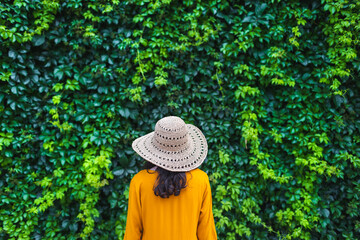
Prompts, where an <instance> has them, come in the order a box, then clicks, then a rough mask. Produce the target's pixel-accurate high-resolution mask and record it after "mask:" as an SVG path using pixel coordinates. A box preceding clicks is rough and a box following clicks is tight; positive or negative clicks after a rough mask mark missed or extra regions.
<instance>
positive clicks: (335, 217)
mask: <svg viewBox="0 0 360 240" xmlns="http://www.w3.org/2000/svg"><path fill="white" fill-rule="evenodd" d="M359 33H360V2H359V1H355V0H339V1H338V0H321V1H320V0H315V1H299V0H298V1H290V0H283V1H280V0H271V1H225V0H209V1H200V0H198V1H192V0H185V1H171V0H147V1H138V0H131V1H130V0H129V1H118V0H112V1H105V0H101V1H99V0H92V1H83V0H69V1H50V0H32V1H30V0H15V1H10V0H4V1H1V3H0V44H1V48H0V164H1V170H0V238H1V239H79V238H83V239H122V237H123V234H124V228H125V224H126V211H127V190H128V184H129V182H130V179H131V177H132V176H133V175H134V174H135V173H136V172H137V171H138V170H139V169H140V168H141V166H142V163H143V160H142V159H140V157H138V156H137V155H136V154H135V153H134V152H133V150H132V149H131V143H132V141H133V140H134V139H135V138H137V137H139V136H141V135H144V134H146V133H148V132H150V131H153V128H154V125H155V123H156V121H157V120H159V119H160V118H162V117H164V116H168V115H176V116H180V117H181V118H183V119H184V120H185V122H187V123H192V124H195V125H196V126H198V127H199V128H200V129H201V130H202V131H203V133H204V134H205V136H206V138H207V140H208V143H209V154H208V157H207V160H206V162H205V163H204V164H203V165H202V167H201V168H202V169H203V170H204V171H206V172H207V173H208V174H209V176H210V180H211V185H212V193H213V209H214V216H215V221H216V227H217V232H218V237H219V239H229V240H231V239H360V221H359V215H360V214H359V213H360V211H359V207H360V201H359V198H360V177H359V176H360V173H359V167H360V159H359V157H360V145H359V143H360V134H359V127H360V120H359V119H360V111H359V110H360V94H359V89H360V81H359V71H360V60H359V57H358V52H359V36H360V34H359Z"/></svg>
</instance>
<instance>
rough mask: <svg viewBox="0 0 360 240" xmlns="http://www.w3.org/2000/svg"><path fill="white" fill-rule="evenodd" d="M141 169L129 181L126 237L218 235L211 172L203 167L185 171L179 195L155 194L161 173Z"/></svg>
mask: <svg viewBox="0 0 360 240" xmlns="http://www.w3.org/2000/svg"><path fill="white" fill-rule="evenodd" d="M148 171H149V173H148V172H147V170H142V171H140V172H138V173H137V174H136V175H135V176H134V177H133V178H132V180H131V182H130V188H129V202H128V212H127V220H126V230H125V237H124V240H140V239H142V240H214V239H217V235H216V230H215V223H214V217H213V212H212V197H211V188H210V182H209V178H208V175H207V174H206V173H205V172H203V171H202V170H200V169H194V170H191V171H190V172H187V173H186V178H187V187H186V188H184V189H182V190H181V191H180V195H178V196H174V195H171V196H170V197H169V198H161V197H160V196H155V194H154V190H153V187H154V183H155V180H156V178H157V175H158V173H157V172H156V171H153V170H148Z"/></svg>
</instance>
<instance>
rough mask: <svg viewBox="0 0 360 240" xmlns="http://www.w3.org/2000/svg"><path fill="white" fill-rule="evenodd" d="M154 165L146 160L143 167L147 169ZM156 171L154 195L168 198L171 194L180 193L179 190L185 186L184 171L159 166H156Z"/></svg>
mask: <svg viewBox="0 0 360 240" xmlns="http://www.w3.org/2000/svg"><path fill="white" fill-rule="evenodd" d="M154 166H156V165H154V164H152V163H150V162H148V161H146V162H145V164H144V168H145V169H147V170H149V169H151V168H153V167H154ZM148 172H149V171H148ZM156 172H158V176H157V178H156V182H155V184H154V193H155V195H156V196H160V197H162V198H168V197H170V196H171V195H173V194H174V195H175V196H178V195H179V194H180V190H181V189H183V188H186V186H187V185H186V173H185V172H171V171H168V170H166V169H163V168H161V167H159V166H157V168H156Z"/></svg>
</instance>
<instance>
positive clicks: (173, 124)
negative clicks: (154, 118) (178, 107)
mask: <svg viewBox="0 0 360 240" xmlns="http://www.w3.org/2000/svg"><path fill="white" fill-rule="evenodd" d="M153 144H154V145H155V146H156V147H158V148H160V149H162V150H163V151H179V150H185V149H187V147H189V139H188V129H187V126H186V124H185V122H184V121H183V120H182V119H181V118H179V117H176V116H169V117H164V118H162V119H160V120H159V121H158V122H157V123H156V125H155V132H154V136H153Z"/></svg>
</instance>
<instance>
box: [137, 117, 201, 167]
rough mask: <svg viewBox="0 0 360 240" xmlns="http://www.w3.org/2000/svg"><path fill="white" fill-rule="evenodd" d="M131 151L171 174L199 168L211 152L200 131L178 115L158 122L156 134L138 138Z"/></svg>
mask: <svg viewBox="0 0 360 240" xmlns="http://www.w3.org/2000/svg"><path fill="white" fill-rule="evenodd" d="M132 148H133V149H134V151H135V152H137V153H138V154H139V155H140V156H141V157H142V158H144V159H145V160H147V161H149V162H151V163H153V164H155V165H157V166H159V167H161V168H164V169H166V170H169V171H172V172H183V171H190V170H192V169H195V168H197V167H199V166H200V165H201V164H202V163H203V161H204V160H205V158H206V155H207V152H208V145H207V142H206V139H205V136H204V134H203V133H202V132H201V130H200V129H199V128H197V127H196V126H194V125H192V124H186V123H185V122H184V121H183V120H182V119H181V118H179V117H176V116H168V117H164V118H162V119H160V120H159V121H157V123H156V125H155V131H153V132H151V133H148V134H146V135H144V136H141V137H139V138H137V139H135V140H134V142H133V143H132Z"/></svg>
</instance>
